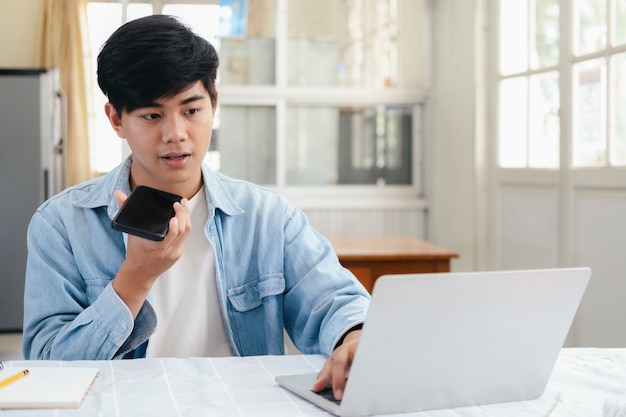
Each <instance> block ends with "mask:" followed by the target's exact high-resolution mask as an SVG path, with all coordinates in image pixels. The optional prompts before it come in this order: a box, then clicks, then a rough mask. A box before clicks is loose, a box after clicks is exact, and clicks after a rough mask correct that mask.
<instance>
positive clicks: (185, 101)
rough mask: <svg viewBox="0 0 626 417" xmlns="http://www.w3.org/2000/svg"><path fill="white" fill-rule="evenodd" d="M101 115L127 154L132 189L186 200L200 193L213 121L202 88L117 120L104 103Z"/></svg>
mask: <svg viewBox="0 0 626 417" xmlns="http://www.w3.org/2000/svg"><path fill="white" fill-rule="evenodd" d="M215 104H216V105H217V103H215ZM105 111H106V112H107V115H108V116H109V120H110V121H111V125H112V126H113V129H115V131H116V132H117V135H118V136H119V137H121V138H124V139H126V141H127V142H128V146H129V147H130V149H131V151H132V153H133V162H132V166H131V185H132V186H134V185H136V184H142V185H148V186H151V187H154V188H159V189H162V190H165V191H169V192H172V193H176V194H180V195H182V196H183V197H187V198H191V197H192V196H193V195H194V194H195V193H196V192H197V191H198V190H199V189H200V186H201V185H202V175H201V171H200V165H201V164H202V160H203V159H204V157H205V155H206V153H207V150H208V148H209V143H210V142H211V130H212V128H213V117H214V115H215V107H214V106H213V105H212V103H211V98H210V97H209V93H208V92H207V91H206V89H205V88H204V86H203V85H202V82H200V81H198V82H196V83H195V84H194V85H193V86H192V87H191V88H189V89H187V90H185V91H183V92H181V93H178V94H176V95H175V96H172V97H168V98H161V99H157V100H156V101H155V102H154V103H150V104H149V105H148V106H147V107H142V108H139V109H137V110H133V111H132V112H130V113H127V112H124V113H122V116H121V117H119V116H118V115H117V113H116V112H115V110H114V109H113V106H112V105H111V104H109V103H107V105H106V107H105Z"/></svg>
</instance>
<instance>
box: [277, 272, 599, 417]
mask: <svg viewBox="0 0 626 417" xmlns="http://www.w3.org/2000/svg"><path fill="white" fill-rule="evenodd" d="M590 275H591V270H590V269H589V268H559V269H545V270H526V271H493V272H471V273H437V274H407V275H386V276H382V277H380V278H378V280H376V284H375V286H374V289H373V291H372V303H371V306H370V309H369V311H368V315H367V318H366V321H365V324H364V327H363V334H362V336H361V341H360V343H359V346H358V349H357V352H356V354H355V358H354V362H353V364H352V368H351V370H350V376H349V378H348V380H347V382H346V388H345V391H344V396H343V400H342V401H341V404H336V403H335V402H333V401H332V400H329V399H327V398H324V397H323V396H321V395H319V394H318V393H315V392H313V391H312V390H311V386H312V385H313V381H314V380H315V377H316V375H315V374H305V375H282V376H277V377H276V382H277V383H279V384H280V385H282V386H283V387H285V388H287V389H288V390H290V391H292V392H294V393H296V394H298V395H300V396H302V397H304V398H306V399H308V400H309V401H311V402H313V403H314V404H316V405H318V406H319V407H322V408H324V409H326V410H327V411H330V412H331V413H333V414H335V415H338V416H367V415H374V414H393V413H405V412H414V411H423V410H432V409H442V408H454V407H461V406H471V405H484V404H492V403H500V402H509V401H522V400H530V399H535V398H538V397H540V396H541V394H542V393H543V392H544V390H545V387H546V384H547V382H548V379H549V377H550V374H551V373H552V369H553V367H554V364H555V362H556V359H557V357H558V355H559V352H560V350H561V348H562V346H563V342H564V341H565V338H566V336H567V333H568V331H569V328H570V325H571V323H572V320H573V318H574V315H575V313H576V310H577V309H578V305H579V303H580V301H581V298H582V296H583V293H584V291H585V288H586V286H587V282H588V281H589V277H590Z"/></svg>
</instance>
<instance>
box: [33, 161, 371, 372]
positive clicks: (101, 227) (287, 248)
mask: <svg viewBox="0 0 626 417" xmlns="http://www.w3.org/2000/svg"><path fill="white" fill-rule="evenodd" d="M129 173H130V158H129V159H128V160H127V161H126V162H125V163H123V164H121V165H120V166H118V167H117V168H116V169H114V170H113V171H111V172H110V173H109V174H107V175H105V176H103V177H100V178H97V179H94V180H91V181H88V182H85V183H83V184H79V185H77V186H74V187H71V188H68V189H66V190H65V191H63V192H61V193H60V194H58V195H56V196H54V197H52V198H51V199H49V200H48V201H46V202H45V203H44V204H43V205H41V207H39V209H38V210H37V211H36V212H35V214H34V215H33V217H32V220H31V222H30V225H29V229H28V237H27V244H28V260H27V267H26V285H25V295H24V334H23V350H24V356H25V358H27V359H55V360H77V359H88V360H99V359H112V358H137V357H143V356H145V352H146V347H147V343H148V339H149V337H150V335H151V334H152V332H153V331H154V329H155V326H156V315H155V312H154V310H153V309H152V307H151V305H150V302H149V301H148V300H147V301H146V302H145V303H144V305H143V307H142V308H141V310H140V312H139V314H138V316H137V317H136V319H135V320H133V318H132V315H131V313H130V311H129V309H128V308H127V307H126V305H125V304H124V302H123V301H122V300H121V299H120V298H119V296H118V295H117V294H116V293H115V291H114V290H113V287H112V285H111V281H112V280H113V278H114V277H115V275H116V274H117V271H118V269H119V268H120V265H121V264H122V262H123V261H124V258H125V254H126V246H125V240H126V235H125V234H123V233H121V232H117V231H115V230H113V229H112V228H111V219H112V218H113V217H114V215H115V214H116V212H117V211H118V209H119V205H118V203H117V201H116V199H115V197H114V196H113V191H114V190H115V189H120V190H122V191H124V192H126V193H127V194H128V193H130V186H129ZM202 175H203V178H204V186H205V187H206V196H207V202H206V203H207V206H208V209H209V218H208V221H207V223H206V225H204V232H205V235H206V237H207V239H208V240H209V241H210V243H211V245H212V246H213V248H214V252H215V258H216V259H215V264H216V281H217V287H218V294H219V300H220V309H221V311H222V317H223V318H224V326H225V328H226V335H227V338H228V341H229V343H230V348H231V351H232V353H233V354H234V355H238V356H245V355H264V354H283V353H284V340H283V335H284V332H283V329H286V331H287V333H288V334H289V335H290V337H291V338H292V340H293V342H294V344H295V345H296V347H297V348H298V349H299V350H300V351H302V352H303V353H322V354H325V355H328V354H330V352H331V351H332V349H333V348H334V346H335V344H336V343H337V342H338V340H339V339H340V337H341V336H342V335H343V333H345V332H346V331H347V330H348V329H349V328H351V327H353V326H354V325H356V324H359V323H362V322H363V321H364V320H365V314H366V310H367V308H368V306H369V294H368V293H367V291H366V290H365V289H364V288H363V286H362V285H361V284H360V283H359V282H358V281H357V280H356V278H355V277H354V276H353V275H352V274H351V273H350V272H349V271H348V270H346V269H345V268H343V267H342V266H341V265H340V264H339V261H338V259H337V257H336V255H335V253H334V252H333V249H332V247H331V245H330V244H329V243H328V241H327V240H326V239H325V238H323V237H322V236H321V235H320V234H319V233H318V232H316V231H315V230H314V229H313V228H312V227H311V226H310V225H309V224H308V221H307V218H306V216H305V215H304V213H303V212H302V211H301V210H299V209H298V208H296V207H295V206H293V205H292V204H291V203H289V202H288V201H287V200H286V199H285V198H283V197H281V196H280V195H278V194H276V193H274V192H272V191H270V190H267V189H264V188H262V187H259V186H257V185H254V184H251V183H249V182H245V181H240V180H234V179H231V178H228V177H226V176H224V175H221V174H219V173H216V172H213V171H211V170H210V169H209V168H208V167H206V166H203V168H202ZM149 299H150V297H149ZM189 320H194V317H189ZM181 343H184V341H181Z"/></svg>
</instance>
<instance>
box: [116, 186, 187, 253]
mask: <svg viewBox="0 0 626 417" xmlns="http://www.w3.org/2000/svg"><path fill="white" fill-rule="evenodd" d="M180 200H182V197H181V196H179V195H177V194H172V193H168V192H166V191H162V190H157V189H156V188H152V187H147V186H145V185H138V186H136V187H135V189H134V190H133V191H132V192H131V193H130V195H129V196H128V199H127V200H126V202H125V203H124V205H123V206H122V208H120V211H119V212H118V213H117V215H116V216H115V218H114V219H113V220H112V222H111V226H112V227H113V228H114V229H115V230H119V231H120V232H126V233H129V234H131V235H135V236H139V237H143V238H145V239H150V240H154V241H157V242H159V241H161V240H163V239H165V235H166V234H167V230H168V228H169V223H170V219H171V218H172V217H174V215H175V214H176V213H175V212H174V203H175V202H177V201H180Z"/></svg>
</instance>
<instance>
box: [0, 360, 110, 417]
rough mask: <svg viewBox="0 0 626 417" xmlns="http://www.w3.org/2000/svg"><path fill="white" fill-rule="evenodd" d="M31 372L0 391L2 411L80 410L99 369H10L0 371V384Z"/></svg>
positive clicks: (26, 367) (22, 367)
mask: <svg viewBox="0 0 626 417" xmlns="http://www.w3.org/2000/svg"><path fill="white" fill-rule="evenodd" d="M25 369H28V374H27V375H25V376H23V377H21V378H19V379H17V380H15V381H14V382H11V383H10V384H8V385H6V386H3V387H1V388H0V409H8V408H78V407H79V406H80V404H81V403H82V401H83V399H84V398H85V395H86V394H87V392H88V391H89V389H90V388H91V385H92V384H93V382H94V380H95V378H96V376H97V375H98V369H97V368H78V367H76V368H72V367H68V368H53V367H28V366H21V367H19V368H18V367H11V368H4V369H3V370H2V371H0V384H2V381H5V380H6V379H8V378H11V377H12V376H14V375H16V374H19V373H21V372H22V371H24V370H25Z"/></svg>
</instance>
